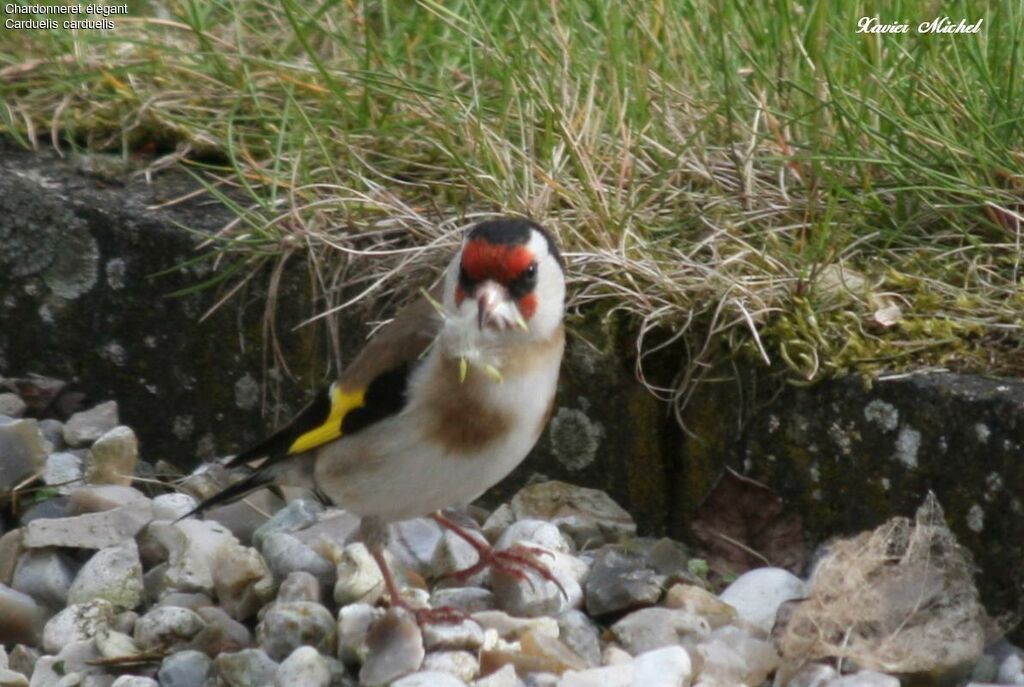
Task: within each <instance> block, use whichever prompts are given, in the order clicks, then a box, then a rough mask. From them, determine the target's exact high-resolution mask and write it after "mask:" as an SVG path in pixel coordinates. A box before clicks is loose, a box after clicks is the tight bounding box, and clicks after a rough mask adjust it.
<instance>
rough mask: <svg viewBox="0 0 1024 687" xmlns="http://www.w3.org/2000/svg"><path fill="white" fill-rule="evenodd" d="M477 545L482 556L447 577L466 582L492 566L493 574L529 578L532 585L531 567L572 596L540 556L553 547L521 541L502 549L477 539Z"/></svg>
mask: <svg viewBox="0 0 1024 687" xmlns="http://www.w3.org/2000/svg"><path fill="white" fill-rule="evenodd" d="M474 548H475V549H476V551H477V555H478V556H479V559H478V560H477V562H476V563H474V564H473V565H471V566H469V567H468V568H464V569H462V570H455V571H453V572H450V573H446V574H445V575H444V577H448V578H452V579H456V580H459V581H460V582H464V581H466V580H468V579H469V578H471V577H473V575H476V574H477V573H479V572H480V571H482V570H484V569H486V568H489V569H490V570H491V574H494V573H495V572H498V573H500V574H503V575H508V576H509V577H513V578H515V579H517V580H522V581H524V582H529V583H530V585H531V586H532V585H533V579H532V578H531V577H530V575H529V571H533V572H534V573H536V574H537V575H538V576H539V577H541V578H543V579H545V580H547V581H548V582H551V583H552V584H554V585H555V586H556V587H558V590H559V591H560V592H562V596H564V597H565V598H567V599H568V598H569V595H568V594H567V593H566V591H565V588H564V587H563V586H562V583H561V582H559V581H558V578H557V577H555V575H554V574H553V573H552V572H551V570H550V568H548V566H547V565H545V564H544V563H543V562H542V561H540V560H539V559H540V557H541V556H551V555H552V554H551V552H550V551H546V550H544V549H539V548H536V547H533V546H521V545H515V546H510V547H509V548H507V549H502V550H500V551H499V550H498V549H495V548H493V547H491V546H487V545H486V544H481V543H480V542H474Z"/></svg>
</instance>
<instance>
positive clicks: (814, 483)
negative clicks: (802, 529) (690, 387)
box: [671, 373, 1024, 612]
mask: <svg viewBox="0 0 1024 687" xmlns="http://www.w3.org/2000/svg"><path fill="white" fill-rule="evenodd" d="M752 405H753V404H752ZM742 408H743V404H742V403H741V402H740V400H739V398H738V395H737V393H736V387H735V386H729V385H722V386H718V387H714V388H709V389H706V390H704V391H703V392H702V393H700V394H698V397H697V399H696V400H695V402H694V404H693V405H692V406H691V408H690V411H689V412H688V420H689V422H690V426H691V427H692V428H693V429H694V430H696V431H697V432H698V434H700V435H701V437H702V438H703V439H704V441H698V440H697V439H695V438H688V439H687V441H686V445H685V447H684V449H683V451H682V452H681V453H680V456H679V458H680V463H679V468H680V472H681V473H682V474H684V475H685V476H686V478H685V479H684V480H677V481H676V482H675V485H676V493H675V498H674V503H675V504H676V505H677V508H676V509H675V510H674V512H673V518H672V524H671V529H672V531H674V532H676V533H681V532H685V530H686V528H687V524H688V522H689V519H690V518H691V517H692V515H693V512H694V509H695V507H696V505H698V504H699V501H700V499H701V498H702V495H703V494H705V493H706V492H707V490H708V489H709V488H710V487H711V485H712V483H713V481H714V480H715V478H716V477H717V475H718V472H719V470H720V466H721V464H722V459H723V456H725V457H726V460H727V462H729V463H730V464H732V465H733V466H734V467H736V468H737V469H740V470H741V471H742V472H743V473H744V474H746V475H749V476H750V477H753V478H754V479H758V480H761V481H763V482H765V483H767V484H768V485H770V486H772V487H773V488H775V489H776V490H778V491H779V492H780V493H781V494H782V496H783V497H784V500H785V501H786V503H787V504H788V505H789V507H790V508H791V509H793V510H795V511H798V512H800V513H801V514H802V515H803V518H804V524H805V526H806V527H807V529H808V531H809V535H810V539H811V541H819V542H820V541H824V540H826V539H828V538H829V537H830V536H833V535H836V534H841V533H852V532H857V531H860V530H863V529H867V528H870V527H874V526H876V525H878V524H880V523H881V522H883V521H884V520H886V519H887V518H889V517H891V516H894V515H910V514H912V513H913V512H914V510H915V509H916V507H917V506H918V505H920V503H921V502H922V500H923V498H924V495H925V494H926V493H927V491H928V490H929V489H930V490H932V491H934V492H935V493H936V495H937V496H938V498H939V501H940V503H941V504H942V507H943V509H944V510H945V513H946V518H947V520H948V521H949V524H950V526H951V528H952V529H953V531H954V532H955V533H956V535H957V537H958V538H959V540H960V542H961V543H962V544H964V545H965V546H967V547H968V548H970V549H971V551H972V552H973V554H974V557H975V562H976V564H977V565H978V567H979V569H980V575H979V578H978V581H979V584H980V586H981V588H982V593H983V598H984V600H985V602H986V605H987V606H988V607H989V609H990V611H993V612H994V611H1019V610H1021V599H1022V598H1024V594H1022V590H1024V460H1022V456H1024V383H1022V382H1020V381H1017V380H1007V379H993V378H985V377H980V376H971V375H957V374H946V373H934V374H916V375H910V376H901V377H897V378H892V379H888V380H885V379H882V380H875V381H874V382H873V384H871V385H870V386H867V385H865V383H864V382H863V380H861V379H859V378H846V379H840V380H833V381H828V382H824V383H821V384H818V385H817V386H814V387H811V388H795V387H790V388H787V389H785V390H784V391H783V392H782V393H781V394H780V395H778V396H777V397H776V398H774V399H773V400H771V401H769V402H767V403H764V404H760V405H754V406H753V407H751V406H748V407H747V408H746V409H745V411H746V412H745V413H744V414H745V415H746V420H745V421H742V422H741V425H742V429H740V430H736V429H735V428H736V426H737V424H736V423H737V418H738V413H739V412H740V409H742Z"/></svg>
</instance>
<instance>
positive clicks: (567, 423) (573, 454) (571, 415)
mask: <svg viewBox="0 0 1024 687" xmlns="http://www.w3.org/2000/svg"><path fill="white" fill-rule="evenodd" d="M550 436H551V453H552V454H554V456H555V458H556V459H557V460H558V462H559V463H561V464H562V465H563V466H565V467H566V468H568V469H569V470H582V469H583V468H585V467H587V466H588V465H590V464H591V463H593V462H594V458H595V457H597V449H598V447H600V445H601V438H602V437H603V436H604V429H603V428H602V427H601V425H599V424H597V423H595V422H592V421H591V420H590V418H588V417H587V415H586V414H585V413H584V412H583V411H580V410H576V409H575V408H566V407H561V408H559V409H558V412H557V413H555V416H554V417H553V418H551V435H550Z"/></svg>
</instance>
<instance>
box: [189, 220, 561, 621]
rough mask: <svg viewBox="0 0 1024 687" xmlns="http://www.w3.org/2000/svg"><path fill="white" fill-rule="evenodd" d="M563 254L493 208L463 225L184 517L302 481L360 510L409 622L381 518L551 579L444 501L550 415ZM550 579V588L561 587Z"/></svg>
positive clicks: (551, 240) (479, 487)
mask: <svg viewBox="0 0 1024 687" xmlns="http://www.w3.org/2000/svg"><path fill="white" fill-rule="evenodd" d="M565 293H566V282H565V262H564V259H563V257H562V254H561V252H560V250H559V247H558V243H557V241H556V239H555V237H554V236H553V235H552V234H551V233H550V232H549V231H547V230H546V229H545V228H543V227H542V226H541V225H540V224H538V223H536V222H534V221H532V220H529V219H523V218H518V217H502V218H497V219H492V220H487V221H483V222H480V223H478V224H475V225H474V226H472V227H470V228H469V229H468V230H467V231H465V232H464V235H463V238H462V241H461V244H460V246H459V248H458V250H457V251H456V253H455V255H454V256H453V257H452V259H451V260H450V262H449V263H448V265H447V268H446V269H445V271H444V275H443V278H442V279H441V280H440V281H439V282H438V284H436V285H435V287H434V288H433V289H432V290H431V291H429V292H426V291H425V292H423V293H422V294H421V296H420V297H419V298H417V299H415V300H413V301H412V302H411V303H410V304H409V305H407V306H405V307H404V308H402V309H400V310H399V312H398V313H397V314H396V315H395V317H394V318H393V319H392V320H391V321H390V322H389V323H387V324H386V325H384V326H383V327H381V328H380V329H379V330H378V331H377V333H376V334H375V335H374V336H372V337H371V338H370V340H369V341H368V342H367V343H366V345H365V346H364V348H363V349H362V350H361V351H360V352H359V353H358V354H357V355H356V357H355V358H354V359H353V360H352V362H351V364H350V365H349V366H348V367H346V368H345V369H344V370H343V371H342V372H341V373H340V375H338V377H337V379H336V380H335V381H334V382H333V383H332V384H331V385H330V386H329V387H328V388H326V389H324V390H323V391H322V392H320V393H319V394H317V395H316V397H315V398H314V399H313V400H312V401H311V402H310V403H309V404H308V405H307V406H306V407H305V408H304V409H303V410H301V411H300V412H299V413H298V414H297V415H296V416H295V418H294V419H292V420H291V421H290V422H289V423H287V424H286V425H285V426H284V427H282V428H280V429H278V430H277V431H276V432H274V433H273V434H271V435H270V436H269V437H267V438H266V439H265V440H263V441H260V442H258V443H257V444H255V445H254V446H252V447H250V448H248V449H246V450H244V451H242V452H240V453H238V454H237V455H235V456H233V457H231V458H230V459H229V460H227V461H226V463H225V465H226V466H227V467H236V466H254V464H255V463H256V462H257V461H262V462H261V463H258V464H256V465H255V466H254V467H251V468H250V469H251V471H250V472H249V473H248V474H247V475H246V476H245V477H244V478H243V479H241V480H240V481H238V482H235V483H234V484H231V485H230V486H228V487H226V488H224V489H223V490H221V491H219V492H217V493H215V494H213V495H212V496H210V497H208V498H206V499H205V500H204V501H202V502H201V503H200V504H199V505H198V506H197V507H196V509H195V510H194V511H193V513H197V512H202V511H205V510H206V509H208V508H210V507H211V506H215V505H219V504H223V503H228V502H231V501H234V500H237V499H239V498H242V497H244V496H246V495H247V494H249V493H251V492H252V491H255V490H257V489H260V488H263V487H271V486H273V487H277V488H279V487H280V486H298V487H305V488H307V489H309V490H311V491H312V492H313V493H315V494H316V495H317V496H318V497H319V498H320V499H322V500H325V501H327V502H329V503H331V504H333V505H336V506H338V507H341V508H343V509H345V510H347V511H349V512H350V513H352V514H354V515H357V516H359V517H360V518H361V525H360V533H361V538H362V540H363V542H364V543H365V545H366V546H367V548H368V550H369V552H370V553H371V554H372V556H373V558H374V559H375V560H376V562H377V565H378V566H379V568H380V571H381V574H382V577H383V579H384V583H385V585H386V588H387V591H388V593H389V596H390V599H391V604H392V605H393V606H402V607H405V608H407V609H408V610H411V611H413V612H414V613H415V614H416V618H417V620H420V621H424V622H431V621H435V620H437V621H439V622H443V621H444V619H445V618H446V617H447V616H446V613H445V611H443V610H441V611H438V614H437V615H436V616H431V615H430V613H431V611H430V609H427V610H423V609H411V608H409V606H408V605H407V604H405V602H404V601H403V600H402V596H401V594H400V591H399V589H398V587H397V584H396V582H395V579H394V576H393V575H392V573H391V571H390V569H389V567H388V564H387V561H386V559H385V557H384V549H385V547H386V544H387V539H388V534H387V533H388V525H389V524H390V523H393V522H397V521H401V520H406V519H410V518H416V517H424V516H428V517H432V518H434V519H435V520H436V521H437V522H438V523H439V524H440V525H441V526H442V527H445V528H447V529H449V530H451V531H453V532H454V533H455V534H456V535H458V536H459V537H461V538H463V539H465V540H466V541H467V542H469V543H470V544H471V545H472V546H473V548H474V549H475V550H476V552H477V555H478V560H477V563H476V564H474V565H472V566H470V567H469V568H466V569H465V570H462V571H456V572H454V573H452V574H453V575H454V576H455V577H458V578H461V579H465V578H467V577H469V576H470V575H473V574H475V573H476V572H478V571H480V570H482V569H484V568H485V567H488V566H490V567H492V568H501V569H502V570H505V571H506V572H509V573H510V574H512V575H514V576H516V577H519V578H523V579H525V578H526V575H525V572H524V569H532V570H533V571H535V572H536V573H538V574H539V575H541V576H542V577H544V578H546V579H548V580H550V581H552V582H554V583H556V584H557V580H556V579H555V578H554V577H553V576H552V575H551V573H550V572H549V571H548V569H547V567H546V566H545V565H544V564H543V563H542V562H541V561H540V560H538V557H537V551H536V550H532V549H529V548H525V547H520V548H513V549H509V550H505V551H500V552H499V551H495V550H494V549H492V548H491V547H490V546H489V545H488V544H487V543H486V541H481V540H480V539H479V538H478V537H476V536H475V535H474V534H472V533H471V532H468V531H467V530H466V529H464V528H462V527H461V526H460V525H459V524H458V523H456V522H454V521H453V520H452V519H450V518H449V517H448V516H446V515H445V514H444V513H443V512H442V511H443V510H444V509H447V508H450V507H453V506H461V505H466V504H469V503H471V502H472V501H474V500H475V499H476V498H478V497H479V496H480V495H482V494H483V493H484V492H485V491H486V490H487V489H489V488H490V487H492V486H493V485H495V484H497V483H498V482H499V481H501V480H502V479H503V478H504V477H505V476H506V475H508V474H509V473H510V472H511V471H512V470H513V469H514V468H515V467H516V466H517V465H519V464H520V463H521V462H522V461H523V460H524V459H525V458H526V456H527V454H528V453H529V452H530V450H531V449H532V448H533V446H534V445H535V444H536V443H537V441H538V439H539V438H540V435H541V433H542V431H543V429H544V427H545V425H546V424H547V421H548V420H549V418H550V416H551V412H552V409H553V407H554V401H555V392H556V388H557V384H558V377H559V371H560V367H561V362H562V355H563V351H564V348H565V327H564V323H563V319H564V312H565ZM559 586H560V585H559Z"/></svg>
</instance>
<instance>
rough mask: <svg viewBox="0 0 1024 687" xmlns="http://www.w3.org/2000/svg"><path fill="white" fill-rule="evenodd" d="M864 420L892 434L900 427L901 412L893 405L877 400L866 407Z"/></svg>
mask: <svg viewBox="0 0 1024 687" xmlns="http://www.w3.org/2000/svg"><path fill="white" fill-rule="evenodd" d="M864 419H866V420H867V421H868V422H871V423H874V424H875V425H877V426H878V427H880V428H881V429H882V430H883V431H885V432H892V431H894V430H895V429H896V427H898V426H899V423H900V411H899V410H898V409H897V408H896V406H894V405H893V404H891V403H888V402H886V401H883V400H882V399H880V398H876V399H875V400H873V401H871V402H870V403H868V404H867V405H866V406H864Z"/></svg>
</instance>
